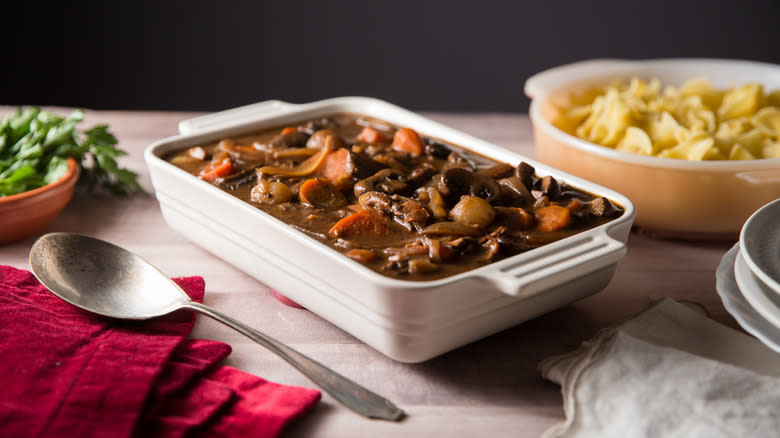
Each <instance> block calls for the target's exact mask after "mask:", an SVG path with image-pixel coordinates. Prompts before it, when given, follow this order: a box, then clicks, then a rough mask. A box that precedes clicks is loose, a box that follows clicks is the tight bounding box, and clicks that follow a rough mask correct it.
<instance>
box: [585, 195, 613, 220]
mask: <svg viewBox="0 0 780 438" xmlns="http://www.w3.org/2000/svg"><path fill="white" fill-rule="evenodd" d="M587 210H588V211H589V212H590V213H591V214H593V215H594V216H599V217H609V216H612V215H613V214H615V213H616V212H617V210H618V209H617V207H615V205H614V204H613V203H612V202H611V201H610V200H609V199H607V198H604V197H598V198H596V199H594V200H592V201H590V202H589V203H588V204H587Z"/></svg>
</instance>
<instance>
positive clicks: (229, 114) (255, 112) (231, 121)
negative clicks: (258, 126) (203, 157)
mask: <svg viewBox="0 0 780 438" xmlns="http://www.w3.org/2000/svg"><path fill="white" fill-rule="evenodd" d="M294 106H295V104H292V103H287V102H282V101H281V100H266V101H263V102H258V103H253V104H250V105H244V106H240V107H237V108H232V109H229V110H225V111H219V112H216V113H212V114H206V115H205V116H200V117H194V118H192V119H187V120H182V121H181V122H179V132H180V133H182V134H194V133H197V132H202V131H207V130H209V129H217V128H222V127H224V126H227V125H235V124H240V123H242V122H244V121H247V120H250V119H254V118H257V117H258V116H262V115H266V114H273V113H277V112H281V111H284V110H287V109H290V108H292V107H294Z"/></svg>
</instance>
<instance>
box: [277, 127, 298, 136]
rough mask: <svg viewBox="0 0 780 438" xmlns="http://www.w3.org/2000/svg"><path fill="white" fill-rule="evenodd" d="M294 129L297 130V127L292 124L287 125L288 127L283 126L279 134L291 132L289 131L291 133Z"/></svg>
mask: <svg viewBox="0 0 780 438" xmlns="http://www.w3.org/2000/svg"><path fill="white" fill-rule="evenodd" d="M295 131H297V129H296V128H295V127H294V126H288V127H286V128H284V129H282V132H281V133H280V134H281V135H287V134H291V133H293V132H295Z"/></svg>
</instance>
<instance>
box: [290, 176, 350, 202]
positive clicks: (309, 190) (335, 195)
mask: <svg viewBox="0 0 780 438" xmlns="http://www.w3.org/2000/svg"><path fill="white" fill-rule="evenodd" d="M298 196H299V197H300V198H301V202H303V203H304V204H306V205H310V206H312V207H315V208H339V207H343V206H345V205H346V204H347V199H346V198H345V197H344V195H342V194H341V192H340V191H339V190H338V189H337V188H336V186H334V185H333V184H331V182H330V181H328V180H327V179H325V178H311V179H307V180H306V181H304V182H303V184H301V188H300V191H299V192H298Z"/></svg>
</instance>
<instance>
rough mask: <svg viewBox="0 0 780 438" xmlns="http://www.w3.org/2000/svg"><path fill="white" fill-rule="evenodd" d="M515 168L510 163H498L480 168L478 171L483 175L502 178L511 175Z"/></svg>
mask: <svg viewBox="0 0 780 438" xmlns="http://www.w3.org/2000/svg"><path fill="white" fill-rule="evenodd" d="M514 170H515V168H514V167H512V166H511V165H510V164H507V163H496V164H494V165H492V166H490V167H486V168H484V169H479V170H478V171H477V173H479V174H481V175H485V176H489V177H491V178H493V179H501V178H506V177H509V176H511V175H512V173H513V171H514Z"/></svg>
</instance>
